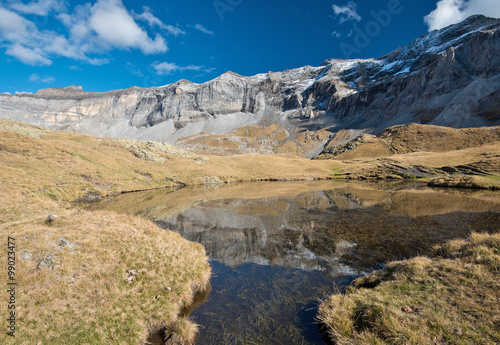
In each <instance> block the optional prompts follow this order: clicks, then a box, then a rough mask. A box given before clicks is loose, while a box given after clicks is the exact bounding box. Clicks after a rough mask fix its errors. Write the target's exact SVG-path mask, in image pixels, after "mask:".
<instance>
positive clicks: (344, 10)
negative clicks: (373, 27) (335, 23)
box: [333, 1, 361, 23]
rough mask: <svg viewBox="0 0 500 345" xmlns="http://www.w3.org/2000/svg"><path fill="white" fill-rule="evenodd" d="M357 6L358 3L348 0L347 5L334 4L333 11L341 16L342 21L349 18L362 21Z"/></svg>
mask: <svg viewBox="0 0 500 345" xmlns="http://www.w3.org/2000/svg"><path fill="white" fill-rule="evenodd" d="M356 7H357V5H356V3H355V2H353V1H348V2H347V4H346V5H345V6H337V5H333V12H335V15H336V16H340V23H343V22H346V21H348V20H354V21H357V22H360V21H361V16H360V15H359V14H358V13H357V12H356Z"/></svg>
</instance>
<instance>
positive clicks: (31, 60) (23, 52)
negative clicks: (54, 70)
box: [5, 43, 52, 66]
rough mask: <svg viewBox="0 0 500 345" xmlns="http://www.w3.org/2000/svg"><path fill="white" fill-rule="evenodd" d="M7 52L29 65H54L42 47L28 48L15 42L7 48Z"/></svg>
mask: <svg viewBox="0 0 500 345" xmlns="http://www.w3.org/2000/svg"><path fill="white" fill-rule="evenodd" d="M5 54H7V55H10V56H13V57H15V58H17V59H19V60H20V61H21V62H23V63H25V64H27V65H32V66H37V65H42V66H50V65H52V61H51V60H50V59H48V58H47V57H46V56H45V53H44V52H43V51H42V50H41V49H40V48H27V47H24V46H22V45H20V44H17V43H15V44H14V45H12V46H10V47H9V48H7V50H6V51H5Z"/></svg>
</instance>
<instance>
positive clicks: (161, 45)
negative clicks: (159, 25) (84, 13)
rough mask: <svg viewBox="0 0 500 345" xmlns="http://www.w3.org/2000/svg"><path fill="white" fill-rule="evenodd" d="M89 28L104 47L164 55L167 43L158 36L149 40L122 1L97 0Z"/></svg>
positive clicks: (92, 10)
mask: <svg viewBox="0 0 500 345" xmlns="http://www.w3.org/2000/svg"><path fill="white" fill-rule="evenodd" d="M88 23H89V26H90V28H91V29H92V31H93V32H95V33H96V34H97V36H98V38H99V40H100V41H101V43H104V44H105V45H108V46H110V47H115V48H120V49H129V48H138V49H140V50H141V51H142V52H143V53H144V54H155V53H164V52H166V51H167V50H168V48H167V43H166V42H165V40H164V39H163V37H161V36H160V35H158V34H157V35H156V36H155V38H154V39H151V38H150V37H149V36H148V34H147V32H146V31H144V30H143V29H142V28H140V27H139V25H137V23H136V22H135V21H134V19H133V18H132V16H131V15H130V14H129V13H128V11H127V9H126V8H125V6H124V5H123V3H122V0H98V2H97V3H96V4H95V5H94V6H93V7H92V9H91V16H90V18H89V22H88Z"/></svg>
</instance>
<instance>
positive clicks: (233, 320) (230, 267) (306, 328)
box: [93, 181, 500, 345]
mask: <svg viewBox="0 0 500 345" xmlns="http://www.w3.org/2000/svg"><path fill="white" fill-rule="evenodd" d="M93 207H95V208H100V209H109V210H115V211H119V212H127V213H132V214H138V215H142V216H144V217H147V218H149V219H152V220H153V221H155V222H156V223H157V224H159V225H160V226H161V227H164V228H168V229H171V230H174V231H177V232H179V233H180V234H181V235H182V236H183V237H185V238H186V239H188V240H191V241H196V242H200V243H202V244H203V245H204V246H205V248H206V251H207V254H208V255H209V256H210V258H211V265H212V270H213V278H212V280H211V285H212V291H211V293H210V294H209V295H208V296H206V297H205V299H204V300H203V301H200V302H203V303H202V304H201V305H200V306H199V307H197V308H196V309H195V310H194V311H193V312H191V314H190V317H191V318H192V319H193V320H194V322H196V323H198V324H200V325H201V329H200V336H199V338H198V341H197V344H203V345H209V344H324V342H323V341H322V339H321V335H320V332H319V331H318V327H317V323H316V320H315V316H316V312H317V306H318V304H319V301H320V299H322V298H325V297H326V296H327V295H328V294H331V293H333V292H335V291H342V290H343V289H344V288H345V287H346V285H348V284H349V283H350V282H351V281H352V280H353V279H355V278H356V277H359V276H361V275H364V274H367V273H369V272H370V271H372V270H375V269H379V268H381V267H384V265H385V264H386V263H387V262H388V261H390V260H399V259H404V258H410V257H413V256H415V255H419V254H425V253H427V252H428V250H429V248H430V247H431V246H432V245H434V244H437V243H442V242H444V241H446V240H448V239H451V238H457V237H465V236H467V234H468V233H470V231H480V232H482V231H488V232H494V231H498V230H499V228H500V193H498V192H496V193H495V192H485V191H479V192H478V191H466V190H451V189H431V188H428V187H426V186H424V185H421V184H400V183H376V184H373V183H372V184H370V183H363V184H361V183H346V182H333V181H325V182H314V183H277V182H275V183H251V184H250V183H249V184H235V185H223V186H214V187H209V188H207V187H188V188H183V189H180V190H175V191H166V190H161V191H154V192H147V193H135V194H129V195H122V196H118V197H116V198H113V199H110V200H106V201H105V202H102V203H100V204H98V205H94V206H93Z"/></svg>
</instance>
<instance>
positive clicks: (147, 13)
mask: <svg viewBox="0 0 500 345" xmlns="http://www.w3.org/2000/svg"><path fill="white" fill-rule="evenodd" d="M143 11H144V12H143V13H142V14H137V13H135V12H132V15H133V17H134V18H135V19H137V20H142V21H145V22H147V23H148V24H149V26H150V27H152V28H153V27H155V26H158V27H159V28H160V29H162V30H165V31H167V32H168V33H169V34H171V35H174V36H179V35H185V34H186V32H185V31H184V30H182V29H181V28H179V27H177V26H172V25H166V24H164V23H163V22H162V21H161V20H160V19H159V18H158V17H155V15H154V14H153V13H151V9H150V8H149V7H147V6H144V7H143Z"/></svg>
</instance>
